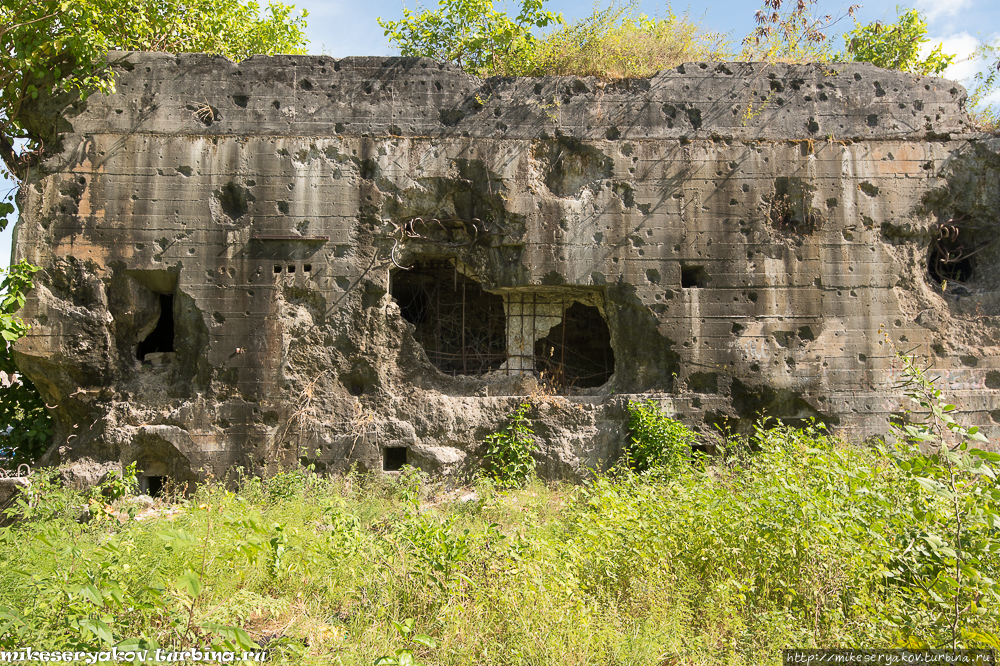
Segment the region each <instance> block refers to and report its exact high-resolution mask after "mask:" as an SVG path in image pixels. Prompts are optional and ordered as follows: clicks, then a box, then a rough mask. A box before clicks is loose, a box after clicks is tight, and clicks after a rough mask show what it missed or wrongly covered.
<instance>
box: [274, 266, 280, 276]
mask: <svg viewBox="0 0 1000 666" xmlns="http://www.w3.org/2000/svg"><path fill="white" fill-rule="evenodd" d="M280 272H281V266H275V267H274V274H275V275H277V274H278V273H280Z"/></svg>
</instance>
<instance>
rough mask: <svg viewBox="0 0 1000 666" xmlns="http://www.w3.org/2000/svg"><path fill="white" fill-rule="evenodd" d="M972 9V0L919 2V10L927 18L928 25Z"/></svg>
mask: <svg viewBox="0 0 1000 666" xmlns="http://www.w3.org/2000/svg"><path fill="white" fill-rule="evenodd" d="M970 7H972V0H950V1H949V2H943V1H942V0H917V9H919V10H920V13H921V14H923V15H924V16H925V17H926V18H927V22H928V23H933V22H934V21H935V20H937V19H939V18H941V17H944V16H955V15H956V14H958V13H959V12H960V11H963V10H965V9H969V8H970Z"/></svg>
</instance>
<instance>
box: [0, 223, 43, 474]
mask: <svg viewBox="0 0 1000 666" xmlns="http://www.w3.org/2000/svg"><path fill="white" fill-rule="evenodd" d="M4 226H6V225H5V221H4V220H0V229H2V228H3V227H4ZM37 271H38V268H37V267H35V266H31V265H30V264H28V263H27V262H24V261H21V262H20V263H18V264H15V265H13V266H11V267H10V268H9V269H8V270H7V271H6V276H5V277H4V280H3V283H2V284H0V291H2V292H3V293H2V295H0V337H2V339H0V371H2V372H4V373H5V374H6V375H7V378H8V381H9V382H10V385H9V386H5V387H2V389H0V451H2V454H0V465H3V466H7V467H11V468H14V467H17V466H18V465H21V464H22V463H26V464H29V465H30V464H33V463H34V462H35V461H36V460H37V459H38V458H39V456H41V455H42V454H43V453H45V450H46V448H48V445H49V439H50V438H51V437H52V417H51V416H49V413H48V411H47V410H46V409H45V402H44V401H43V400H42V396H41V395H40V394H39V393H38V389H37V388H36V387H35V385H34V384H32V383H31V380H29V379H28V378H27V377H22V376H20V375H18V373H17V366H15V365H14V359H13V357H12V356H11V344H12V343H13V342H14V341H15V340H17V339H18V338H20V337H21V336H23V335H24V334H25V333H26V332H27V330H28V327H27V325H25V323H24V322H22V321H21V318H20V317H18V316H17V315H16V314H15V313H16V312H17V311H18V310H19V309H20V308H21V306H23V305H24V299H25V295H26V294H27V292H28V291H29V290H30V289H31V288H32V275H34V273H35V272H37Z"/></svg>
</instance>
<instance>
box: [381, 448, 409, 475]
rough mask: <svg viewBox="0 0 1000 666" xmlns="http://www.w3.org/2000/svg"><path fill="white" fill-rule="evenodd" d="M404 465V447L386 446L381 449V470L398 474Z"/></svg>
mask: <svg viewBox="0 0 1000 666" xmlns="http://www.w3.org/2000/svg"><path fill="white" fill-rule="evenodd" d="M405 464H406V447H405V446H387V447H385V448H384V449H382V470H383V471H386V472H398V471H399V470H401V469H403V466H404V465H405Z"/></svg>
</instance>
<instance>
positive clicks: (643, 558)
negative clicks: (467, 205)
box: [0, 428, 995, 666]
mask: <svg viewBox="0 0 1000 666" xmlns="http://www.w3.org/2000/svg"><path fill="white" fill-rule="evenodd" d="M744 444H745V446H744V447H743V448H740V449H737V450H733V451H730V453H729V454H728V455H727V456H726V457H725V458H717V459H715V461H714V462H713V464H711V465H703V464H700V463H695V464H691V463H687V462H684V463H683V464H682V466H680V467H678V466H677V465H676V464H675V465H674V466H673V467H672V468H671V469H667V468H661V469H660V470H659V471H654V472H649V473H646V474H634V473H631V472H627V471H623V472H620V473H618V474H617V475H612V476H610V477H601V478H595V479H593V480H592V481H590V482H588V483H586V484H583V485H580V486H569V485H563V484H545V483H542V482H539V481H533V482H531V483H529V484H528V485H527V486H526V487H523V488H517V489H514V490H510V491H500V490H498V489H497V488H496V487H495V486H494V484H493V483H492V482H490V481H488V480H479V481H477V482H476V483H475V485H472V486H466V487H449V486H447V485H445V484H443V483H440V482H431V481H429V480H428V479H426V478H425V477H424V476H422V474H421V473H419V472H417V471H411V472H408V473H404V474H403V475H402V476H400V477H398V478H392V477H389V476H383V475H364V474H352V475H348V476H344V477H337V478H330V479H326V478H320V477H318V476H315V475H313V474H311V473H309V472H308V471H299V472H292V473H287V474H281V475H279V476H277V477H274V478H272V479H269V480H266V481H262V480H260V479H256V478H250V479H243V480H240V481H231V482H230V483H229V485H228V488H227V485H226V484H223V483H211V484H207V485H205V486H202V487H200V488H199V489H198V490H197V491H196V492H195V493H194V494H193V495H192V496H190V497H188V498H186V499H185V498H180V497H175V498H173V499H172V500H169V501H164V500H158V501H157V502H156V504H155V506H153V507H152V508H151V509H150V508H146V506H145V505H144V504H142V503H141V502H139V501H138V500H137V499H136V498H134V497H128V496H123V497H121V498H119V499H116V500H113V501H109V500H108V499H107V498H106V497H100V498H98V497H97V496H95V495H94V494H93V493H91V496H90V497H89V499H88V497H87V496H85V495H83V494H81V493H77V492H73V491H69V490H66V489H61V488H57V487H56V486H55V485H50V484H47V483H46V482H45V481H44V475H36V478H35V481H34V486H33V489H32V491H31V493H29V494H28V495H27V496H26V497H25V498H24V499H23V500H22V502H21V506H20V507H19V511H20V512H21V514H22V515H23V516H24V517H25V518H26V520H24V521H22V522H19V523H17V524H16V525H14V526H12V527H7V528H5V529H4V530H3V532H2V539H0V607H2V610H0V645H2V646H4V648H10V647H16V646H19V645H20V646H24V645H31V646H33V647H34V648H35V649H36V650H37V649H55V648H60V649H62V648H66V649H82V647H83V646H86V647H93V648H97V647H100V646H102V645H103V646H108V645H116V644H122V641H126V643H125V645H135V644H137V643H140V642H141V643H142V644H143V645H146V646H155V645H161V646H170V647H174V648H182V647H185V646H191V645H200V646H207V645H210V644H214V645H224V644H227V643H228V645H229V646H230V647H233V648H235V649H241V648H242V647H250V646H251V645H252V644H257V645H263V646H266V647H268V648H269V649H270V650H271V651H272V652H271V658H272V659H273V660H274V661H276V662H279V663H296V664H311V663H316V664H320V663H323V664H327V663H342V664H365V665H368V666H371V665H372V664H375V662H376V661H377V660H378V659H379V658H380V657H384V656H389V657H392V658H394V659H398V660H399V661H400V663H407V659H409V656H410V653H412V656H413V658H414V660H415V662H416V663H421V664H765V663H779V662H780V651H781V649H782V648H785V647H831V646H856V647H864V648H885V647H889V646H892V645H894V644H898V642H899V641H900V640H905V636H906V635H907V634H912V637H911V639H910V640H911V641H913V640H919V638H920V636H921V634H920V631H921V630H920V628H919V627H917V629H916V630H914V629H913V628H912V627H911V628H910V629H907V628H906V627H905V623H906V620H905V619H903V618H905V617H916V616H917V615H916V614H915V611H917V610H918V608H917V607H916V605H918V604H919V603H920V602H919V601H918V600H917V599H916V597H915V596H914V595H913V594H912V590H911V589H910V588H909V587H907V585H906V584H905V582H904V583H901V582H899V581H898V580H897V579H894V578H892V576H891V572H892V571H896V570H902V569H903V568H904V567H902V565H901V563H903V564H905V562H906V558H907V554H906V551H905V550H904V549H905V548H906V544H907V543H909V544H910V549H909V550H912V541H913V540H912V538H911V536H912V534H913V532H914V530H915V529H918V528H919V526H918V525H917V524H916V523H915V522H914V518H913V517H912V516H913V514H912V512H911V511H910V507H911V506H912V505H913V502H914V501H917V500H919V497H920V495H919V494H920V492H921V490H920V488H919V487H918V486H917V485H916V484H914V483H913V482H912V481H911V480H908V479H907V478H906V477H905V475H903V474H902V473H901V472H900V471H899V470H898V468H897V466H896V465H894V464H893V463H892V462H891V461H890V460H889V459H888V458H887V457H886V456H885V455H883V454H882V453H881V452H879V451H878V450H875V449H869V448H858V447H851V446H848V445H845V444H842V443H835V442H833V441H832V440H830V439H828V438H826V437H825V436H823V434H822V433H819V432H815V431H796V430H790V429H785V428H778V429H773V430H768V431H761V432H760V433H759V434H758V436H757V438H756V439H755V440H754V441H752V442H749V443H744ZM232 488H235V490H233V489H232ZM123 491H124V486H122V485H119V486H109V485H108V484H106V485H105V488H104V492H105V493H106V494H117V493H119V492H123ZM88 502H89V504H88ZM88 505H89V507H90V509H89V510H87V511H85V509H84V507H87V506H88ZM81 513H86V514H88V515H92V516H93V517H92V518H91V520H89V522H86V523H81V522H79V520H78V519H79V517H80V515H81ZM136 518H139V519H136ZM990 566H993V567H994V570H995V563H993V564H992V565H990ZM911 570H913V569H912V568H911ZM887 572H888V573H889V574H890V575H889V576H888V577H887ZM408 620H412V622H408ZM963 621H964V620H963ZM969 622H970V623H971V624H969V626H980V625H982V622H979V621H978V620H976V618H975V617H973V620H971V621H969ZM977 622H979V624H976V623H977ZM985 628H986V629H991V627H989V626H986V627H985ZM992 629H993V630H995V627H992ZM415 636H416V637H418V640H414V637H415ZM969 644H970V645H971V644H972V643H969ZM397 651H404V652H399V654H398V655H397ZM383 663H387V662H383Z"/></svg>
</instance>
